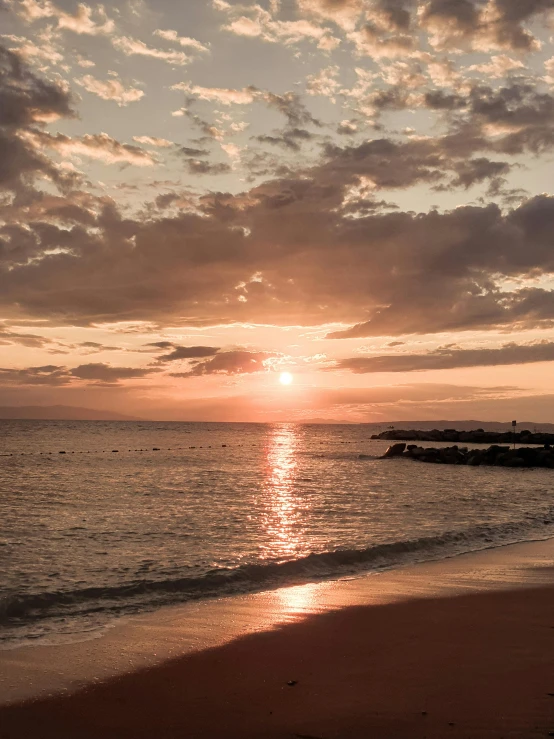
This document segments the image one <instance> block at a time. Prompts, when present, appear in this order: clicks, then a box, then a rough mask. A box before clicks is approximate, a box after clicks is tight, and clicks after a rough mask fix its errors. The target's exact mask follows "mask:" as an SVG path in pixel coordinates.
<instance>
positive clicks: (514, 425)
mask: <svg viewBox="0 0 554 739" xmlns="http://www.w3.org/2000/svg"><path fill="white" fill-rule="evenodd" d="M516 426H517V421H512V429H513V432H512V433H513V435H514V436H513V438H514V449H515V448H516Z"/></svg>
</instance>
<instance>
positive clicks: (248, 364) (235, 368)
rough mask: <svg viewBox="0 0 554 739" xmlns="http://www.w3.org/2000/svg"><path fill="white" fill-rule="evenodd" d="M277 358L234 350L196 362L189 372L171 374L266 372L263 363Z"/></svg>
mask: <svg viewBox="0 0 554 739" xmlns="http://www.w3.org/2000/svg"><path fill="white" fill-rule="evenodd" d="M275 356H277V355H276V354H275V353H271V352H250V351H246V350H243V349H236V350H232V351H228V352H221V353H219V354H216V355H215V356H214V357H213V358H212V359H208V360H207V361H205V362H197V363H196V364H195V365H194V367H193V368H192V369H191V370H190V372H177V373H173V374H172V375H171V376H172V377H199V376H202V375H219V374H224V375H245V374H252V373H254V372H263V371H265V370H266V366H265V365H264V362H265V361H266V360H268V359H270V358H272V357H275Z"/></svg>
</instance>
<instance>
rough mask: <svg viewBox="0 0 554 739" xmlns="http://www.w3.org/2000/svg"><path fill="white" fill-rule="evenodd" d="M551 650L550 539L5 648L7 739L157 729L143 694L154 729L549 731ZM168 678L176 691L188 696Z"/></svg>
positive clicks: (330, 733) (553, 562)
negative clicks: (69, 639)
mask: <svg viewBox="0 0 554 739" xmlns="http://www.w3.org/2000/svg"><path fill="white" fill-rule="evenodd" d="M479 654H480V655H481V656H479ZM553 654H554V539H548V540H544V541H537V542H530V543H529V542H528V543H522V544H514V545H509V546H505V547H500V548H495V549H490V550H485V551H481V552H477V553H471V554H465V555H459V556H457V557H453V558H451V559H446V560H441V561H436V562H427V563H424V564H420V565H413V566H410V567H403V568H400V569H398V570H390V571H387V572H381V573H375V574H370V575H366V576H364V577H357V578H353V579H348V580H339V581H331V582H322V583H312V584H308V585H303V586H295V587H290V588H281V589H279V590H276V591H268V592H266V593H257V594H253V595H248V596H234V597H231V598H221V599H217V601H214V602H199V603H194V604H188V605H187V606H180V607H172V608H167V609H163V610H162V611H160V612H158V613H156V614H148V615H147V616H141V617H137V618H135V619H129V620H128V621H127V622H126V623H124V624H121V625H120V626H117V627H116V628H114V629H112V630H110V631H109V632H107V633H106V634H105V635H104V636H102V637H101V638H99V639H96V640H94V641H88V642H82V643H79V644H65V645H56V646H37V647H25V648H21V649H17V650H10V651H7V652H3V653H2V654H1V655H0V696H1V699H2V702H3V703H4V704H8V705H5V706H4V707H3V708H2V709H1V710H0V725H2V727H8V728H7V734H8V736H10V737H12V739H15V738H16V737H23V736H26V737H35V736H36V737H54V736H56V737H70V736H71V737H76V736H78V737H88V736H90V737H92V736H94V735H95V736H98V735H102V736H106V737H114V739H115V737H117V738H118V739H120V738H121V737H126V736H129V737H131V736H147V735H153V734H152V732H153V731H154V727H153V726H152V725H150V734H148V732H147V728H148V726H149V724H148V719H147V716H145V715H143V713H144V710H146V709H145V708H144V710H143V707H145V706H149V709H150V711H152V712H153V713H154V714H156V713H157V712H160V711H161V712H162V713H163V714H164V716H165V718H163V719H162V720H161V722H160V724H159V725H158V727H157V734H156V735H157V736H160V737H165V736H168V737H169V736H175V735H179V734H178V733H171V732H175V731H176V727H181V729H183V730H185V728H186V731H187V732H188V733H187V734H186V736H201V735H203V736H214V737H216V736H229V737H233V736H241V737H245V736H275V737H281V736H282V737H285V736H295V732H296V735H297V736H321V737H335V736H336V737H344V736H366V735H375V736H383V737H385V736H406V737H407V736H410V737H411V736H419V735H421V736H428V737H431V736H443V735H449V736H450V735H452V736H468V737H469V736H498V737H500V736H506V737H508V736H510V737H511V736H520V737H531V736H535V735H536V736H545V735H546V733H545V732H547V731H550V730H554V697H552V696H548V693H554V682H553V680H554V678H553V677H552V674H553V670H552V667H553V659H552V655H553ZM468 655H471V658H470V657H469V656H468ZM370 667H371V669H370ZM233 675H234V677H233ZM347 676H349V677H348V679H347ZM353 676H355V679H354V677H353ZM510 676H511V677H510ZM289 681H297V684H294V685H288V684H287V683H288V682H289ZM314 681H315V682H314ZM208 684H209V685H210V686H212V687H211V688H210V689H209V690H208V688H207V686H208ZM168 685H172V686H175V685H180V686H181V687H182V690H181V689H180V690H179V694H178V700H177V697H176V695H175V691H174V689H173V688H172V689H171V690H169V691H168ZM386 685H388V686H389V689H388V691H387V690H385V687H386ZM479 685H480V686H481V689H482V690H484V691H485V694H484V695H483V696H481V699H479V700H478V696H477V694H476V692H475V691H476V689H477V688H476V686H479ZM164 686H165V687H164ZM345 686H347V687H348V689H346V687H345ZM472 686H473V687H472ZM416 688H417V689H416ZM516 688H517V690H516ZM422 691H423V692H422ZM468 691H469V692H468ZM514 691H515V693H517V695H516V694H515V693H514ZM522 691H523V693H522ZM464 693H465V694H466V698H464V700H462V697H463V695H464ZM489 694H490V695H489ZM523 694H524V695H525V701H524V700H523V697H524V695H523ZM368 695H371V696H372V700H371V701H370V702H369V703H367V696H368ZM518 695H519V698H518V697H517V696H518ZM294 696H296V697H294ZM298 696H301V699H300V698H299V697H298ZM364 696H365V698H364ZM392 696H396V698H394V699H393V697H392ZM399 696H405V699H404V698H402V699H400V697H399ZM408 696H410V699H409V700H408ZM456 696H457V697H456ZM487 696H488V697H487ZM547 698H550V700H547ZM25 699H27V702H22V701H24V700H25ZM29 701H31V702H29ZM364 701H365V702H364ZM252 703H253V704H254V705H256V706H259V708H260V710H259V711H257V712H255V715H253V714H252V711H251V710H249V708H248V706H249V705H250V704H252ZM9 704H11V705H9ZM130 706H135V707H136V710H134V709H133V710H130V708H129V707H130ZM271 706H274V708H271ZM318 706H319V707H318ZM364 706H365V708H364ZM440 706H443V707H442V708H440ZM476 706H479V710H478V711H477V708H476ZM518 706H519V707H518ZM262 707H264V708H263V710H262ZM515 707H518V708H517V710H516V709H515ZM265 708H267V712H266V713H267V715H265V714H264V713H263V711H264V710H265ZM416 709H417V710H416ZM270 711H272V713H271V714H270V713H269V712H270ZM502 711H504V713H502ZM214 712H215V714H217V715H219V716H220V718H219V719H218V720H219V721H220V722H223V723H220V725H219V729H218V727H217V722H215V723H214V721H215V718H214ZM422 712H424V713H422ZM447 714H448V715H447ZM503 715H505V716H507V717H508V718H506V720H504V719H502V720H500V718H501V717H502V716H503ZM225 716H226V718H223V717H225ZM264 716H265V717H264ZM270 716H271V717H272V718H271V719H270ZM431 717H433V718H431ZM499 717H500V718H499ZM424 718H426V719H430V720H426V722H425V723H422V719H424ZM447 719H448V720H447ZM322 722H323V723H322ZM533 722H534V723H533ZM451 724H453V725H451ZM531 724H533V725H531ZM295 727H296V728H295ZM441 727H442V728H441ZM391 731H392V732H396V733H390V732H391ZM421 731H425V732H426V733H420V732H421ZM440 731H444V732H446V731H448V734H446V733H445V734H441V733H440ZM468 731H469V732H472V733H467V732H468ZM87 732H89V733H87ZM110 732H111V733H110ZM194 732H197V733H194ZM218 732H219V733H218ZM222 732H223V733H222ZM256 732H257V733H256ZM260 732H261V733H260ZM287 732H288V733H287ZM352 732H353V733H352ZM356 732H358V733H356ZM359 732H362V733H359ZM364 732H365V733H364ZM368 732H369V733H368ZM371 732H377V733H374V734H371ZM410 732H412V733H410ZM437 732H439V733H437ZM464 732H466V733H464ZM491 732H492V733H491ZM495 732H496V733H495ZM510 732H511V733H510ZM518 732H519V733H518ZM526 732H527V733H526ZM529 732H538V733H536V734H535V733H529ZM540 732H542V733H540Z"/></svg>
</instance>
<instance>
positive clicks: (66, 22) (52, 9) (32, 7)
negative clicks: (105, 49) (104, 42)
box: [18, 0, 115, 36]
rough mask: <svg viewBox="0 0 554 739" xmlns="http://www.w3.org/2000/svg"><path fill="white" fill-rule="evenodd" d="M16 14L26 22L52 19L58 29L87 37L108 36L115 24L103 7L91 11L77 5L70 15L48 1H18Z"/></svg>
mask: <svg viewBox="0 0 554 739" xmlns="http://www.w3.org/2000/svg"><path fill="white" fill-rule="evenodd" d="M18 12H19V14H20V16H21V17H22V18H24V19H25V20H26V21H28V22H33V21H38V20H42V19H44V18H54V19H56V20H57V21H58V29H60V30H66V31H73V32H74V33H77V34H85V35H88V36H99V35H109V34H111V33H113V31H114V29H115V24H114V22H113V20H111V19H110V18H108V16H107V14H106V10H105V8H104V6H103V5H97V6H96V7H95V8H94V9H93V8H91V7H90V6H89V5H85V3H79V5H78V6H77V10H76V12H75V13H74V14H73V15H72V14H71V13H66V12H65V11H64V10H62V9H61V8H59V7H58V6H57V5H55V4H54V3H52V2H50V0H20V2H19V4H18ZM94 16H96V20H95V18H94Z"/></svg>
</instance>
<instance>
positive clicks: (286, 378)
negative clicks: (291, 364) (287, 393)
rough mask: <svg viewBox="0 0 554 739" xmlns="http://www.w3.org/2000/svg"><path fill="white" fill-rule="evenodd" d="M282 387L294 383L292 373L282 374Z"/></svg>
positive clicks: (280, 379)
mask: <svg viewBox="0 0 554 739" xmlns="http://www.w3.org/2000/svg"><path fill="white" fill-rule="evenodd" d="M279 382H280V383H281V385H290V384H291V383H292V375H291V373H290V372H281V375H280V377H279Z"/></svg>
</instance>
